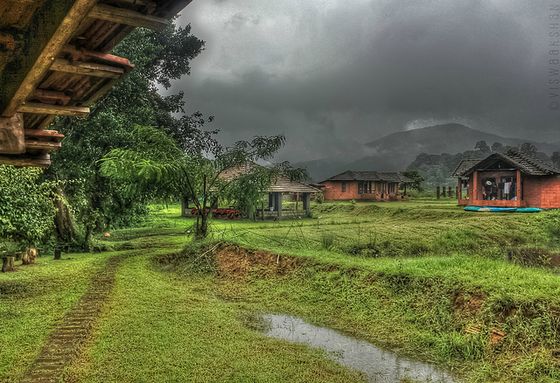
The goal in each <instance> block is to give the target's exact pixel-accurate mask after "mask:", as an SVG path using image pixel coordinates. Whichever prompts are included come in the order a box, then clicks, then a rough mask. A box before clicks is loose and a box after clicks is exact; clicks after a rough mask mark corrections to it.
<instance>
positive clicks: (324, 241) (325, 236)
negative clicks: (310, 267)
mask: <svg viewBox="0 0 560 383" xmlns="http://www.w3.org/2000/svg"><path fill="white" fill-rule="evenodd" d="M335 242H336V236H335V235H334V234H333V233H326V232H323V233H321V247H322V248H323V249H325V250H332V249H333V248H334V244H335Z"/></svg>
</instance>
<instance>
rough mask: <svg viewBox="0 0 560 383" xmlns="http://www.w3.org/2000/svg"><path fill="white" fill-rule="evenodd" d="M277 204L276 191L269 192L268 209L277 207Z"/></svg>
mask: <svg viewBox="0 0 560 383" xmlns="http://www.w3.org/2000/svg"><path fill="white" fill-rule="evenodd" d="M275 205H276V204H275V203H274V193H268V210H270V208H272V209H273V210H275V209H276V206H275Z"/></svg>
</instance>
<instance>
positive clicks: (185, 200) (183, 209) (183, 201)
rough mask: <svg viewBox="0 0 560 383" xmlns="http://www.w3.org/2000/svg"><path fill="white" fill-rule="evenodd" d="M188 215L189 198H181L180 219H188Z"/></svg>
mask: <svg viewBox="0 0 560 383" xmlns="http://www.w3.org/2000/svg"><path fill="white" fill-rule="evenodd" d="M189 215H190V212H189V197H183V199H181V217H188V216H189Z"/></svg>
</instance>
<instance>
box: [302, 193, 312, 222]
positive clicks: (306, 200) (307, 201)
mask: <svg viewBox="0 0 560 383" xmlns="http://www.w3.org/2000/svg"><path fill="white" fill-rule="evenodd" d="M303 211H305V215H306V216H308V217H309V215H310V213H311V193H303Z"/></svg>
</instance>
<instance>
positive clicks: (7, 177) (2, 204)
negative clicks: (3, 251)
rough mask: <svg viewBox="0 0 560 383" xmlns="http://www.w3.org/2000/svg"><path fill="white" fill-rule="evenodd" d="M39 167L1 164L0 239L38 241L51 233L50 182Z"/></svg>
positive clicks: (35, 242) (25, 243) (25, 242)
mask: <svg viewBox="0 0 560 383" xmlns="http://www.w3.org/2000/svg"><path fill="white" fill-rule="evenodd" d="M41 173H42V170H40V169H33V168H15V167H13V166H4V165H2V166H0V241H7V240H11V241H16V242H18V243H20V244H21V245H22V247H24V246H29V245H37V244H39V243H40V242H43V241H45V240H47V239H48V238H49V237H50V236H51V235H52V230H53V223H54V215H55V208H54V206H53V204H52V200H51V194H52V185H50V184H48V183H41Z"/></svg>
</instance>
